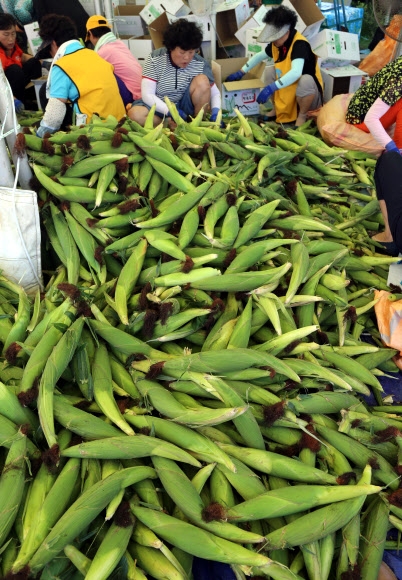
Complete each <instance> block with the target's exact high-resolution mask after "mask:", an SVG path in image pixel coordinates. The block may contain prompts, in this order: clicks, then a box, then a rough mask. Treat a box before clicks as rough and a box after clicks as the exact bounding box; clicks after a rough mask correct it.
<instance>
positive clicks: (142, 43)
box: [128, 36, 154, 66]
mask: <svg viewBox="0 0 402 580" xmlns="http://www.w3.org/2000/svg"><path fill="white" fill-rule="evenodd" d="M128 47H129V49H130V52H131V53H132V54H133V55H134V56H135V58H136V59H137V60H138V62H139V63H140V65H141V66H144V62H145V59H146V58H147V56H148V55H149V54H151V52H152V51H153V49H154V47H153V44H152V39H151V37H150V36H142V37H141V38H130V39H129V41H128Z"/></svg>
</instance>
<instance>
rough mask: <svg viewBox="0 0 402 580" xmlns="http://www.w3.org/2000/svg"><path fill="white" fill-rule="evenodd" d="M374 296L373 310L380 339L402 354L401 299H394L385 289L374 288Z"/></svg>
mask: <svg viewBox="0 0 402 580" xmlns="http://www.w3.org/2000/svg"><path fill="white" fill-rule="evenodd" d="M374 297H375V299H378V302H377V303H376V304H375V306H374V311H375V315H376V317H377V326H378V330H379V331H380V334H381V340H382V341H383V343H384V344H385V345H387V346H390V347H391V348H395V349H397V350H399V351H400V352H401V354H402V300H395V299H394V295H393V294H391V292H386V291H385V290H375V291H374Z"/></svg>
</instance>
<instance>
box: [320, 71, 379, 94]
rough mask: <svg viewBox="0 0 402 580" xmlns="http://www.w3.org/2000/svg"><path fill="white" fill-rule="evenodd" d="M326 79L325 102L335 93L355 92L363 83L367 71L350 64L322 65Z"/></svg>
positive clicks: (323, 76)
mask: <svg viewBox="0 0 402 580" xmlns="http://www.w3.org/2000/svg"><path fill="white" fill-rule="evenodd" d="M321 74H322V80H323V81H324V103H326V102H327V101H329V100H330V99H332V97H334V96H335V95H341V94H346V93H355V92H356V91H357V89H358V88H359V87H360V85H361V84H363V82H364V80H365V78H366V77H367V76H368V75H367V73H365V72H364V71H362V70H360V69H359V68H357V67H355V66H353V65H351V64H349V65H344V66H337V67H328V68H326V67H323V66H322V67H321Z"/></svg>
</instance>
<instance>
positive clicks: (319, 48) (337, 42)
mask: <svg viewBox="0 0 402 580" xmlns="http://www.w3.org/2000/svg"><path fill="white" fill-rule="evenodd" d="M310 44H311V48H312V49H313V51H314V52H315V54H316V55H317V56H320V57H321V58H323V59H333V60H342V61H349V62H358V61H359V60H360V49H359V37H358V36H357V34H350V33H349V32H339V31H337V30H331V29H328V28H327V29H325V30H322V31H321V32H320V33H318V34H316V35H315V36H314V37H313V38H311V39H310Z"/></svg>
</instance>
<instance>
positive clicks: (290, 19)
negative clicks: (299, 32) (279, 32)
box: [262, 5, 297, 30]
mask: <svg viewBox="0 0 402 580" xmlns="http://www.w3.org/2000/svg"><path fill="white" fill-rule="evenodd" d="M262 20H263V22H265V24H272V25H273V26H275V28H278V29H280V28H282V27H283V26H286V25H287V24H289V26H290V29H291V30H292V29H293V28H295V27H296V23H297V14H296V12H294V10H291V9H290V8H288V7H287V6H282V5H281V6H278V7H277V8H271V10H268V12H267V13H266V14H265V16H264V18H263V19H262Z"/></svg>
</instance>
